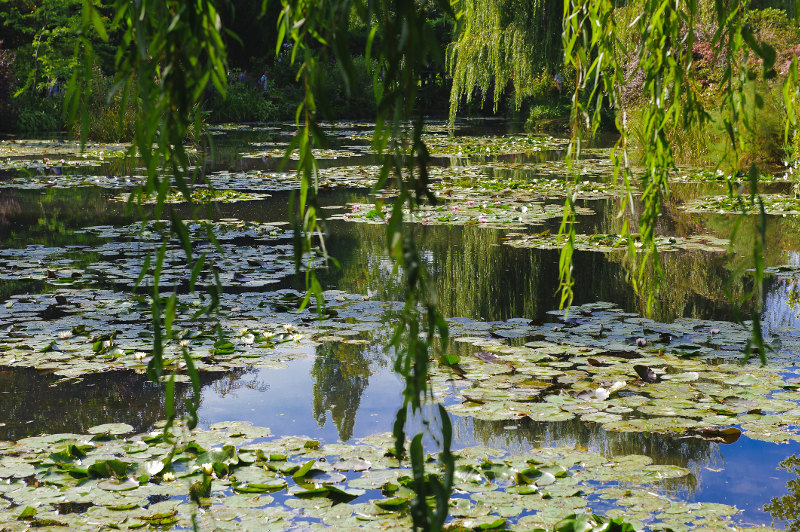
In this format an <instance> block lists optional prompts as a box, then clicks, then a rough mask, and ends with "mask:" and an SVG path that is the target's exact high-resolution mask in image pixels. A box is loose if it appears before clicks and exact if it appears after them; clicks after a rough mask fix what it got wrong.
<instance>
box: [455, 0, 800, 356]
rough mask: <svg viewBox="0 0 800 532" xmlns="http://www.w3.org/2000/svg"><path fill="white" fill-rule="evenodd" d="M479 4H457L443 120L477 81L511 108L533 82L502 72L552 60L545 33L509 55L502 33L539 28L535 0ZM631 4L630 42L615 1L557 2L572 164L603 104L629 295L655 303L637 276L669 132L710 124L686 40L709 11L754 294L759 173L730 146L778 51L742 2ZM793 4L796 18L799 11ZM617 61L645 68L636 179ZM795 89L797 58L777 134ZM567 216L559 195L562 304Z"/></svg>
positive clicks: (653, 286)
mask: <svg viewBox="0 0 800 532" xmlns="http://www.w3.org/2000/svg"><path fill="white" fill-rule="evenodd" d="M795 3H796V2H795ZM483 4H485V6H484V7H485V8H486V9H484V10H483V11H478V10H475V9H473V6H474V5H475V4H472V3H469V2H468V1H467V2H466V3H465V6H466V9H464V10H463V11H462V13H461V20H460V21H459V30H460V32H461V33H460V35H459V37H458V40H457V42H456V44H454V45H453V46H452V48H451V51H452V55H451V57H450V59H451V69H452V72H453V75H454V91H453V97H452V99H451V104H452V105H451V118H452V117H454V116H455V113H456V111H457V106H458V103H459V101H460V98H461V97H462V96H464V95H466V96H467V97H469V94H470V91H471V90H473V89H474V88H478V89H480V90H486V87H490V86H491V87H493V88H494V89H495V91H497V90H503V89H504V88H506V85H509V84H510V85H511V87H512V88H513V91H514V96H515V102H516V103H517V105H519V103H520V98H519V97H520V95H524V94H526V85H530V84H531V81H532V80H531V78H529V77H528V78H526V77H524V76H516V75H511V74H510V73H514V74H516V72H518V71H519V72H528V70H527V69H528V68H529V66H530V65H537V66H539V65H542V64H543V63H544V64H547V63H546V62H547V61H548V60H550V56H549V50H550V47H549V46H547V45H545V46H542V45H541V44H540V43H549V42H550V39H552V35H551V36H550V39H548V38H546V37H542V38H541V40H540V41H539V42H532V43H529V44H528V46H527V47H525V48H519V49H517V50H515V51H514V54H513V55H511V56H510V55H508V54H507V36H508V35H515V36H517V35H519V34H520V29H519V26H518V24H519V22H518V21H520V20H529V21H531V22H530V23H529V26H531V27H532V28H537V29H539V28H542V26H541V25H540V24H539V23H538V21H539V20H540V17H541V16H542V13H543V10H542V7H541V5H539V4H534V3H517V4H514V5H515V6H516V7H517V8H518V9H523V10H527V11H526V12H525V13H522V12H516V13H514V14H513V15H512V14H507V13H503V12H502V11H501V10H502V9H503V8H504V7H506V5H508V4H506V3H504V2H497V1H496V0H486V1H484V2H483ZM635 6H636V9H638V13H637V15H638V16H637V17H636V19H635V20H634V23H633V26H634V29H635V31H634V32H633V34H634V35H636V36H637V37H638V38H636V39H634V40H633V42H622V41H621V40H620V39H619V38H618V34H619V28H618V27H617V26H616V22H615V13H614V11H615V9H616V5H615V3H614V2H612V1H610V0H570V1H567V2H564V4H563V9H564V11H563V28H562V29H563V32H562V33H561V37H562V38H563V42H562V45H563V51H564V57H563V60H564V64H565V65H566V66H568V67H570V68H572V69H574V71H575V73H576V74H575V75H576V83H575V89H574V91H575V92H574V94H573V98H572V115H571V123H572V142H571V144H570V150H569V157H570V162H571V165H572V167H573V168H574V169H576V170H577V167H578V166H579V165H580V156H581V142H582V138H583V137H584V136H586V135H587V134H588V135H592V134H594V133H595V132H596V131H597V128H598V126H599V124H600V113H601V111H602V110H603V109H604V108H610V109H611V110H613V111H614V112H615V119H616V126H617V129H618V130H619V132H620V140H619V142H618V143H617V145H616V147H615V150H614V152H613V157H614V160H615V163H616V164H615V172H614V179H615V180H619V181H622V182H623V183H624V184H625V188H626V191H627V193H626V195H625V197H624V198H623V202H622V207H621V212H620V214H621V215H623V216H625V218H624V219H625V220H626V221H625V225H624V228H623V232H625V233H627V232H628V231H629V230H630V227H629V224H628V221H627V220H628V219H629V217H632V216H631V215H633V214H634V212H638V213H639V214H638V217H637V218H638V219H637V222H638V231H639V234H640V239H641V242H642V244H643V245H644V248H645V253H644V255H643V256H641V257H640V258H637V255H636V254H635V253H633V240H632V239H629V242H630V247H631V253H630V257H631V260H632V261H638V267H637V268H635V269H634V271H635V272H636V273H635V274H634V275H632V277H631V281H632V283H633V285H634V287H635V288H636V289H637V290H639V289H641V288H642V287H643V286H644V284H645V282H646V281H649V286H648V290H649V297H648V301H649V303H648V306H652V304H653V303H654V302H655V300H656V296H657V293H658V289H659V275H657V276H656V278H655V279H650V280H648V279H645V278H644V277H645V273H646V272H653V271H654V272H656V273H657V274H660V267H659V261H658V250H657V248H656V245H655V241H654V236H655V229H656V226H657V224H658V220H659V217H660V216H661V213H662V210H663V206H664V202H665V201H666V200H667V199H668V198H669V176H670V173H671V172H672V171H673V170H674V168H675V161H674V149H675V147H674V146H673V145H672V143H671V136H670V131H671V130H673V129H675V128H679V129H692V128H699V127H702V126H703V124H704V123H705V122H707V121H708V120H709V119H710V118H709V117H710V114H709V110H708V109H706V108H705V107H704V103H703V101H702V100H701V98H700V95H699V90H700V89H699V87H700V83H699V82H698V80H697V79H696V70H695V68H694V64H693V61H694V58H693V44H694V39H695V34H696V29H697V28H696V27H695V24H696V21H697V20H698V19H699V18H700V15H701V14H705V13H706V12H708V11H711V12H712V13H713V22H714V24H713V26H714V27H715V28H716V32H715V33H714V35H713V37H712V39H711V40H712V43H711V44H712V47H713V48H714V49H715V50H717V52H716V53H717V54H718V57H717V59H718V60H719V61H720V62H721V63H722V64H723V65H724V67H723V74H722V79H721V83H720V84H719V85H720V87H719V91H720V95H719V101H721V103H722V105H721V109H718V110H721V114H722V124H723V126H724V128H725V131H726V133H727V139H728V147H727V152H728V153H727V154H726V155H725V157H724V160H725V161H727V162H728V165H727V167H726V170H727V175H728V190H729V194H730V195H731V196H734V197H736V198H737V201H738V202H739V204H740V206H741V209H742V211H743V212H744V211H745V210H747V209H756V210H757V211H760V219H761V227H762V230H761V237H760V238H759V239H757V241H756V242H755V244H754V247H753V254H752V263H751V266H752V268H753V270H754V283H753V286H754V288H753V290H752V292H750V293H749V294H747V296H746V298H751V297H753V298H757V299H760V297H761V287H762V284H763V267H764V266H763V243H764V241H765V235H764V229H763V228H764V227H765V217H764V214H763V206H762V204H761V200H760V197H759V193H758V170H757V169H756V168H755V167H750V168H741V167H740V166H739V160H740V157H739V152H740V148H741V145H740V138H741V137H742V134H743V133H745V132H746V131H747V130H751V129H753V127H754V126H755V124H753V122H752V120H753V119H752V116H753V112H754V110H755V109H757V108H759V107H761V106H762V101H761V96H760V95H758V94H757V93H755V92H748V89H747V88H748V86H750V87H752V84H750V85H748V82H749V81H752V80H754V79H771V78H774V77H775V75H776V72H775V70H774V66H775V59H776V52H775V50H774V49H773V48H772V47H770V46H769V45H768V44H766V43H762V42H759V41H758V40H757V39H756V37H755V35H754V33H753V32H752V29H751V28H749V27H748V26H747V25H746V24H744V23H743V20H744V11H745V9H746V8H747V2H745V1H743V0H731V1H724V0H716V1H715V2H714V3H713V7H711V8H710V9H709V7H708V6H701V5H700V4H699V1H698V0H644V1H643V2H641V3H637V4H635ZM487 10H488V13H489V14H487ZM791 11H792V12H793V13H797V9H796V7H795V9H793V10H791ZM492 13H494V15H492ZM502 20H505V21H506V22H505V25H503V24H501V23H500V21H502ZM489 21H492V22H493V24H490V23H489ZM529 31H534V30H533V29H530V30H529ZM551 31H552V28H551ZM462 50H463V51H462ZM498 57H500V58H503V59H505V60H508V59H512V60H513V62H514V64H513V65H511V64H507V63H504V62H502V61H500V62H498V60H497V58H498ZM626 58H627V59H630V58H635V61H636V62H637V70H638V71H639V72H641V73H642V74H643V75H644V84H643V91H642V97H643V98H642V99H643V103H644V105H643V110H642V112H643V120H642V123H643V124H644V126H643V128H642V131H641V132H640V138H641V145H642V152H643V153H642V159H643V163H644V164H643V166H644V171H643V172H641V173H640V174H638V175H633V174H632V173H631V169H630V162H629V154H628V145H629V135H630V130H629V128H628V126H627V116H626V113H627V112H628V109H626V108H625V107H624V106H623V101H622V97H621V95H622V89H623V87H624V84H625V83H626V79H625V74H624V68H623V61H624V60H625V59H626ZM468 62H469V64H467V63H468ZM498 65H501V67H498ZM551 65H552V63H551ZM540 68H541V67H540ZM470 84H471V85H470ZM797 94H798V77H797V58H796V57H795V58H794V59H793V62H792V66H791V67H790V69H789V72H788V73H787V74H786V76H785V78H784V80H783V95H784V106H785V112H786V129H785V139H784V140H785V141H788V139H789V138H790V135H791V134H792V132H794V131H796V129H797V124H798V108H797V105H798V99H797ZM497 98H499V94H497V92H495V101H497ZM720 163H722V161H720ZM743 172H747V173H748V174H749V175H750V176H751V180H750V183H749V192H748V197H741V196H740V193H739V190H738V188H737V187H736V186H735V185H734V182H733V177H734V176H736V175H737V174H741V173H743ZM572 175H573V177H574V178H577V176H578V175H579V174H578V172H577V171H576V172H574V173H573V174H572ZM637 189H638V190H637ZM635 202H636V203H635ZM574 220H575V217H574V203H573V199H572V198H570V197H568V198H567V201H566V205H565V214H564V219H563V222H562V225H561V233H562V234H566V235H568V238H567V244H566V245H565V246H564V248H563V250H562V253H561V259H560V264H559V266H560V268H559V269H560V290H561V302H562V305H563V306H569V303H570V302H571V301H572V288H573V284H574V281H573V278H572V253H573V249H574V246H573V238H572V235H573V226H574V224H573V223H572V222H574ZM756 308H757V307H756ZM752 318H753V321H752V323H753V336H752V343H751V345H750V346H749V347H748V351H747V353H746V356H749V355H750V351H751V349H752V350H754V351H755V352H757V353H758V354H759V356H760V357H761V358H762V360H765V350H764V344H763V341H762V339H761V329H760V319H759V318H760V316H759V314H758V311H756V313H755V314H754V315H753V316H752Z"/></svg>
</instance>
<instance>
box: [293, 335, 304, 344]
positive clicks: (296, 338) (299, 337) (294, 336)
mask: <svg viewBox="0 0 800 532" xmlns="http://www.w3.org/2000/svg"><path fill="white" fill-rule="evenodd" d="M302 339H303V335H302V334H293V335H292V340H294V341H295V342H299V341H300V340H302Z"/></svg>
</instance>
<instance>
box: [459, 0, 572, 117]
mask: <svg viewBox="0 0 800 532" xmlns="http://www.w3.org/2000/svg"><path fill="white" fill-rule="evenodd" d="M453 5H454V8H455V10H456V12H457V13H458V14H459V16H458V18H457V39H456V40H455V41H454V42H453V43H451V44H450V45H449V46H448V49H447V67H448V69H449V71H450V73H451V75H452V76H453V89H452V92H451V93H450V117H451V120H452V119H453V118H454V117H455V115H456V113H457V111H458V107H459V104H460V102H461V101H462V99H466V101H467V103H469V102H470V101H472V98H473V89H475V88H477V89H479V90H480V91H481V93H482V95H481V98H482V101H483V102H485V100H486V99H487V97H488V96H489V94H490V93H493V95H494V99H493V100H494V101H493V104H494V109H495V111H496V110H497V106H498V104H499V102H500V97H501V96H502V94H503V93H504V92H506V90H507V88H508V87H509V86H510V87H511V88H512V89H513V93H514V103H515V104H516V106H517V107H518V108H519V106H520V105H521V103H522V100H523V99H524V98H525V97H526V96H529V95H530V94H531V88H532V87H534V86H535V83H534V80H535V79H536V77H537V76H538V75H540V74H541V72H542V71H543V70H545V69H547V68H549V67H551V66H552V65H558V64H559V63H560V60H561V20H560V17H561V14H562V12H563V5H564V3H563V1H560V0H456V1H455V2H454V4H453ZM532 52H533V53H532Z"/></svg>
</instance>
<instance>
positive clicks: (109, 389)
mask: <svg viewBox="0 0 800 532" xmlns="http://www.w3.org/2000/svg"><path fill="white" fill-rule="evenodd" d="M244 372H245V370H243V369H237V370H233V371H231V372H228V373H210V374H209V373H201V374H200V385H201V386H202V387H206V386H209V385H212V386H214V387H217V383H218V382H219V383H220V386H222V387H223V388H225V387H226V386H227V388H228V390H229V391H230V390H232V389H234V388H236V387H241V386H245V385H247V381H239V379H240V377H241V375H242V374H243V373H244ZM228 381H230V382H231V383H234V384H232V385H231V386H228V385H227V382H228ZM190 395H191V386H187V385H186V384H185V383H181V382H178V383H176V384H175V408H176V414H177V415H178V416H181V415H183V414H184V413H185V412H186V410H185V402H186V399H187V398H188V397H189V396H190ZM164 407H165V405H164V388H163V386H159V385H156V384H154V383H152V382H150V381H149V380H148V379H147V376H146V375H144V374H143V373H136V372H133V371H116V372H113V373H101V374H94V375H86V376H84V377H82V378H78V379H72V380H68V381H64V380H63V379H61V378H59V377H58V376H56V375H53V374H50V373H44V372H41V371H37V370H35V369H28V368H0V419H2V420H3V422H5V424H0V440H18V439H20V438H25V437H28V436H32V435H36V434H42V433H51V434H55V433H59V432H75V433H79V434H80V433H84V434H85V433H86V431H87V429H88V428H90V427H93V426H95V425H101V424H103V423H128V424H129V425H132V426H133V428H134V431H135V432H137V433H138V432H146V431H148V430H151V429H152V427H153V425H154V423H155V422H156V421H158V420H160V419H163V418H164Z"/></svg>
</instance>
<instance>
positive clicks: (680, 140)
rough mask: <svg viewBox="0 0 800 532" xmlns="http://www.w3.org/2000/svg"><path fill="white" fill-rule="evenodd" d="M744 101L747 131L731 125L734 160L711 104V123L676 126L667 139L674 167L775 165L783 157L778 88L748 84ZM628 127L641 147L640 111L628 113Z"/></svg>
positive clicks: (718, 118)
mask: <svg viewBox="0 0 800 532" xmlns="http://www.w3.org/2000/svg"><path fill="white" fill-rule="evenodd" d="M744 96H745V98H746V100H745V102H744V103H743V106H742V107H743V109H744V112H746V113H747V114H748V120H749V124H750V128H749V129H748V128H747V127H745V125H744V123H743V122H742V123H739V124H736V125H735V128H736V131H737V133H738V137H737V139H736V140H737V143H738V148H739V151H738V154H736V155H738V157H739V159H738V160H734V159H733V158H732V157H733V155H734V154H733V153H732V152H731V151H730V149H729V147H728V146H729V142H730V141H729V140H728V133H727V132H726V130H725V128H724V125H723V121H722V118H723V117H722V115H721V114H720V111H718V110H716V109H717V108H718V105H716V104H715V102H713V101H711V102H709V103H708V104H707V107H706V108H707V109H708V110H710V115H711V120H710V121H708V122H706V123H705V124H704V125H703V126H694V127H692V128H690V129H686V128H684V127H683V126H682V125H680V124H676V125H675V126H674V127H672V128H671V129H670V130H669V131H667V135H668V137H669V140H670V143H671V145H672V146H674V147H675V150H676V151H675V153H674V154H673V155H674V157H675V160H676V162H677V163H678V164H692V165H711V166H714V165H716V164H718V163H721V165H722V169H723V170H728V169H730V168H733V167H739V168H746V167H747V166H749V165H750V163H757V162H767V163H777V162H779V161H780V160H781V159H782V158H783V157H784V156H785V148H784V145H783V120H784V118H785V111H784V109H783V96H782V94H781V89H780V86H778V85H775V86H770V85H769V84H767V83H766V82H764V81H752V82H749V84H748V86H747V87H746V89H745V91H744ZM754 99H761V101H762V105H761V107H758V106H756V104H755V102H754V101H753V100H754ZM628 116H629V117H630V119H629V122H628V126H629V128H630V130H631V132H632V133H633V137H634V138H635V139H636V141H637V143H638V145H639V147H640V148H641V147H642V146H643V143H644V142H645V139H643V138H642V136H641V132H642V131H643V130H644V123H643V109H642V108H637V109H631V110H630V112H629V113H628Z"/></svg>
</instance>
